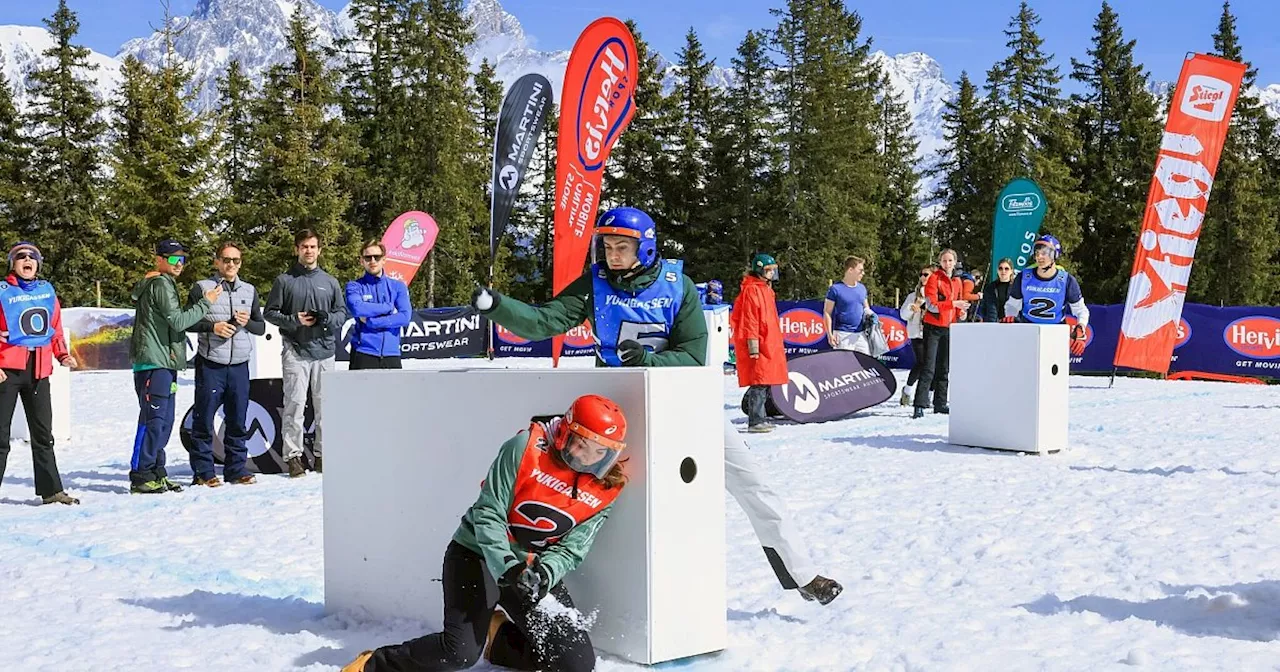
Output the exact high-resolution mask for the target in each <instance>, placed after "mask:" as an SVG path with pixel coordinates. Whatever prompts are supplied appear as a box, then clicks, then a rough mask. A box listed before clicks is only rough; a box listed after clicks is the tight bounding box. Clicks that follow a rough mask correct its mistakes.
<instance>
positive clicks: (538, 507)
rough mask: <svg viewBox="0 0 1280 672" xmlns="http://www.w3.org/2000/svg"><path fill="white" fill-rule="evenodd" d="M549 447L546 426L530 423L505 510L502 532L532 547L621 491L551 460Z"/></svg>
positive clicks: (551, 539) (564, 531) (555, 535)
mask: <svg viewBox="0 0 1280 672" xmlns="http://www.w3.org/2000/svg"><path fill="white" fill-rule="evenodd" d="M551 450H552V447H551V439H550V436H549V433H548V428H547V426H546V425H544V424H542V423H541V422H535V423H533V424H532V425H530V426H529V442H528V443H527V444H525V448H524V456H523V457H522V458H521V459H520V469H519V471H517V472H516V484H515V489H514V492H513V493H512V495H513V496H512V498H511V509H510V510H508V511H507V534H508V535H509V536H510V537H511V538H512V539H514V540H515V541H516V542H518V543H519V544H520V545H521V546H523V547H524V548H527V549H529V550H532V551H541V550H544V549H545V548H546V547H547V545H548V544H554V543H555V542H556V541H558V540H559V539H560V538H561V537H563V536H564V535H566V534H568V533H569V531H570V530H572V529H573V528H574V527H576V526H577V525H578V524H579V523H582V522H585V521H586V520H587V519H588V518H590V517H591V516H594V515H595V514H597V513H600V512H601V511H603V510H604V509H605V507H607V506H609V505H610V504H612V503H613V500H614V499H615V498H616V497H617V496H618V493H620V492H622V488H609V489H606V488H605V487H604V486H603V484H601V483H600V482H599V481H597V480H596V479H595V478H593V477H592V476H590V475H588V474H582V473H579V472H577V471H574V470H573V469H570V468H569V467H567V466H565V465H563V464H561V463H559V462H557V461H556V460H555V459H554V458H552V456H551ZM575 489H576V490H577V493H576V494H577V498H576V499H575V498H574V494H575V493H574V490H575Z"/></svg>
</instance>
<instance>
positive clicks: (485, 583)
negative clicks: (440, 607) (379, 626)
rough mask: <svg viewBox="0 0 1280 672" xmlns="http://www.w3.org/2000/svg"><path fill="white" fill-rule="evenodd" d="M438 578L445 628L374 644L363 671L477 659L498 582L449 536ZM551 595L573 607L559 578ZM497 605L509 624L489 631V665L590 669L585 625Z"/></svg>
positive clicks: (400, 671)
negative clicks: (391, 643) (394, 643)
mask: <svg viewBox="0 0 1280 672" xmlns="http://www.w3.org/2000/svg"><path fill="white" fill-rule="evenodd" d="M442 578H443V584H444V586H443V588H444V632H438V633H436V634H433V635H426V636H424V637H419V638H417V639H411V640H409V641H407V642H405V643H403V644H399V645H397V646H384V647H382V648H379V649H378V650H377V651H375V652H374V654H373V658H371V659H370V660H369V662H368V663H366V664H365V667H364V670H365V672H431V671H435V670H462V669H466V668H468V667H471V666H472V665H474V664H475V663H476V661H477V660H479V659H480V653H481V652H482V651H483V650H484V644H485V640H486V638H487V637H488V634H489V618H490V617H491V616H492V615H493V608H494V605H496V604H497V603H498V584H497V582H495V581H494V579H493V577H492V576H491V575H490V574H489V570H488V568H487V567H486V566H485V562H484V558H482V557H481V556H480V555H478V554H476V553H474V552H472V551H471V550H469V549H467V548H466V547H465V546H463V545H461V544H459V543H457V542H453V541H451V542H449V548H448V549H446V550H445V552H444V574H443V577H442ZM551 595H552V596H554V597H555V599H557V600H558V601H559V602H560V603H561V604H563V605H565V606H567V607H572V606H573V600H572V599H571V598H570V597H569V591H568V590H567V589H565V587H564V584H563V583H559V584H556V586H555V587H554V588H552V589H551ZM546 599H551V598H549V597H548V598H546ZM502 606H503V608H504V609H507V613H508V614H510V616H511V619H512V620H513V621H514V624H512V623H507V624H505V625H503V626H502V628H501V629H499V630H498V632H497V633H496V634H495V635H494V642H493V648H492V649H491V650H490V657H491V658H492V662H493V664H495V665H501V666H502V667H509V668H513V669H517V670H545V671H547V672H589V671H590V670H593V669H595V665H596V654H595V649H593V648H592V647H591V639H590V638H589V637H588V636H587V632H586V630H584V629H581V628H578V627H576V626H575V625H574V624H573V623H571V622H570V621H569V620H568V619H567V618H566V617H564V616H559V617H553V616H551V615H550V614H549V613H547V612H545V611H539V610H537V609H534V610H532V611H528V612H525V611H523V610H520V609H514V608H510V607H508V605H505V604H504V605H502ZM557 611H559V610H557ZM531 633H533V634H531Z"/></svg>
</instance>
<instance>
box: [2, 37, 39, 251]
mask: <svg viewBox="0 0 1280 672" xmlns="http://www.w3.org/2000/svg"><path fill="white" fill-rule="evenodd" d="M3 65H4V59H3V57H0V240H17V239H18V238H19V237H20V236H19V234H18V231H30V230H31V224H30V222H28V221H25V216H24V215H25V213H24V212H23V206H24V205H25V204H26V201H27V197H26V189H27V179H26V175H25V173H26V166H27V161H28V158H29V157H30V154H31V152H30V149H29V147H28V144H27V140H26V138H24V137H23V135H22V119H21V118H20V117H19V116H18V110H17V108H16V107H14V104H13V89H12V88H10V86H9V80H8V78H7V77H5V75H4V68H3Z"/></svg>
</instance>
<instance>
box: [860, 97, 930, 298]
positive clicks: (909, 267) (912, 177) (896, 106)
mask: <svg viewBox="0 0 1280 672" xmlns="http://www.w3.org/2000/svg"><path fill="white" fill-rule="evenodd" d="M881 87H882V89H883V91H884V93H882V94H881V95H880V100H879V110H880V118H879V124H878V128H877V135H878V136H879V138H880V148H879V149H880V172H881V174H882V175H883V176H884V178H885V179H884V182H883V184H882V191H881V196H880V208H881V210H882V211H883V213H884V221H883V223H882V224H881V225H880V257H879V259H878V263H877V266H876V269H874V270H875V276H876V280H877V281H878V284H879V285H880V287H881V288H882V290H883V292H884V294H882V297H881V301H886V300H887V298H888V297H889V296H891V294H890V293H891V292H893V290H894V289H900V290H903V293H904V294H905V293H906V292H907V291H910V289H911V288H912V287H915V284H916V280H917V274H918V272H919V270H920V268H921V267H922V266H923V265H924V264H925V263H926V262H928V261H929V257H930V256H931V254H930V252H931V251H932V246H931V245H930V241H929V237H928V232H927V231H926V230H925V227H924V224H923V222H921V220H920V200H919V198H918V189H919V187H918V184H919V181H920V174H919V172H918V171H917V170H916V167H915V166H916V152H917V150H918V149H919V148H920V142H919V141H918V140H916V139H915V136H914V135H912V133H911V113H910V112H909V111H908V110H907V105H906V102H904V101H903V98H902V94H900V93H898V92H897V91H895V90H894V89H893V87H892V86H891V85H890V83H889V80H888V77H885V78H884V79H883V80H882V84H881Z"/></svg>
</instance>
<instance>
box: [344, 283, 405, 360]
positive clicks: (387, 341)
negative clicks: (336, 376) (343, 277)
mask: <svg viewBox="0 0 1280 672" xmlns="http://www.w3.org/2000/svg"><path fill="white" fill-rule="evenodd" d="M347 313H348V314H349V315H351V318H352V319H353V320H355V324H354V325H352V327H351V329H352V332H351V351H352V352H362V353H364V354H366V355H372V356H374V357H399V356H400V328H401V327H403V326H405V325H407V324H409V318H410V317H411V316H412V314H413V309H412V308H410V307H409V288H408V287H406V286H405V284H404V283H403V282H400V281H399V280H396V279H395V278H391V277H388V276H387V274H386V273H383V274H382V277H380V278H379V277H375V276H372V275H369V274H368V273H365V274H364V275H363V276H361V278H360V279H359V280H352V281H351V282H348V283H347Z"/></svg>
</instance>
